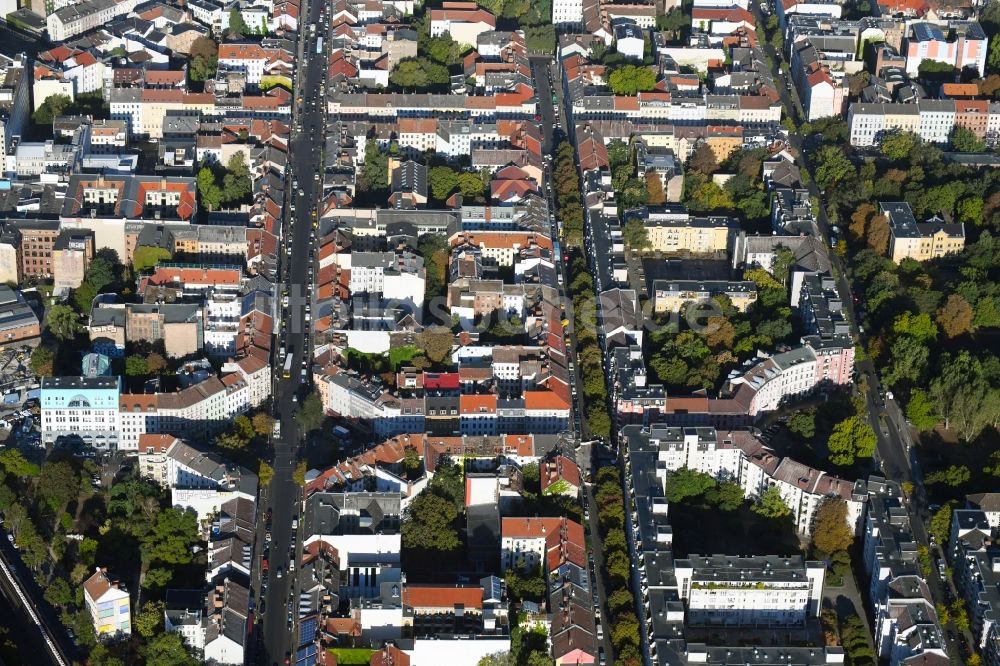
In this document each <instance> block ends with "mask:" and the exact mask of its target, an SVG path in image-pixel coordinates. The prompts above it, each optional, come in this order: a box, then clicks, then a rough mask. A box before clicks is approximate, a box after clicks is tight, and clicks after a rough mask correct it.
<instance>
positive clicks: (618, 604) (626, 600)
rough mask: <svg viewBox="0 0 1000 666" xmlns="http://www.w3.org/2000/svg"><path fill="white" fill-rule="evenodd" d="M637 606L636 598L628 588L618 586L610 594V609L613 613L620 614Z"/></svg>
mask: <svg viewBox="0 0 1000 666" xmlns="http://www.w3.org/2000/svg"><path fill="white" fill-rule="evenodd" d="M634 608H635V599H634V597H633V596H632V593H631V592H630V591H629V590H628V588H624V587H622V588H618V589H617V590H615V591H614V592H612V593H611V594H609V595H608V609H609V610H610V611H611V614H612V615H618V614H619V613H622V612H624V611H629V610H633V609H634Z"/></svg>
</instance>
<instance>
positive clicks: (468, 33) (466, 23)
mask: <svg viewBox="0 0 1000 666" xmlns="http://www.w3.org/2000/svg"><path fill="white" fill-rule="evenodd" d="M496 27H497V20H496V17H494V16H493V14H490V13H489V12H488V11H486V10H485V9H481V8H480V7H479V5H477V4H476V3H474V2H444V3H443V4H442V5H441V8H440V9H432V10H431V23H430V33H431V37H440V36H441V35H450V36H451V38H452V39H454V40H455V42H456V43H458V44H469V45H475V44H477V43H478V42H479V36H480V35H481V34H483V33H484V32H488V31H490V30H496Z"/></svg>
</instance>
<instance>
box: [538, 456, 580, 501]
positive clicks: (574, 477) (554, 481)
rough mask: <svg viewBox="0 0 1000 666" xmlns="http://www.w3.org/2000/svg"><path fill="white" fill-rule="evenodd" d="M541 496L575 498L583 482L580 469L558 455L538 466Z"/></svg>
mask: <svg viewBox="0 0 1000 666" xmlns="http://www.w3.org/2000/svg"><path fill="white" fill-rule="evenodd" d="M538 471H539V478H540V480H541V488H542V494H544V495H566V496H567V497H572V498H576V497H578V496H579V494H580V487H581V485H582V483H583V480H582V479H581V477H580V467H579V466H578V465H577V464H576V463H575V462H574V461H573V460H571V459H569V458H568V457H566V456H564V455H562V454H559V455H556V456H553V457H552V458H550V459H547V460H545V461H543V462H542V463H541V464H540V465H539V470H538Z"/></svg>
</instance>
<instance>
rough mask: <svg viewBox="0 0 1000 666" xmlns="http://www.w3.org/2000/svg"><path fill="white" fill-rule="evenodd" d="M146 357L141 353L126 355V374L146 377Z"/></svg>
mask: <svg viewBox="0 0 1000 666" xmlns="http://www.w3.org/2000/svg"><path fill="white" fill-rule="evenodd" d="M146 373H147V370H146V357H145V356H142V355H141V354H132V355H131V356H127V357H125V374H126V375H127V376H128V377H145V376H146Z"/></svg>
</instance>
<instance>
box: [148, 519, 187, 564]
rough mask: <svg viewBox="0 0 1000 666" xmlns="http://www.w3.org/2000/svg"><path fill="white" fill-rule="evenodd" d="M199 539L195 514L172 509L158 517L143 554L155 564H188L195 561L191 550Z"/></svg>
mask: <svg viewBox="0 0 1000 666" xmlns="http://www.w3.org/2000/svg"><path fill="white" fill-rule="evenodd" d="M199 539H200V537H199V534H198V520H197V518H196V517H195V514H194V513H192V512H189V511H182V510H180V509H175V508H172V507H171V508H168V509H164V510H163V511H160V513H159V514H158V515H157V517H156V523H155V525H154V526H153V529H152V530H151V531H150V533H149V535H148V537H147V538H146V539H145V540H144V541H143V544H142V546H143V552H144V553H145V555H146V560H147V561H148V562H150V563H153V564H166V565H171V566H172V565H178V564H188V563H190V562H191V561H192V560H193V559H194V555H193V554H192V552H191V549H192V547H193V546H194V545H195V544H197V543H198V541H199Z"/></svg>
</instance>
